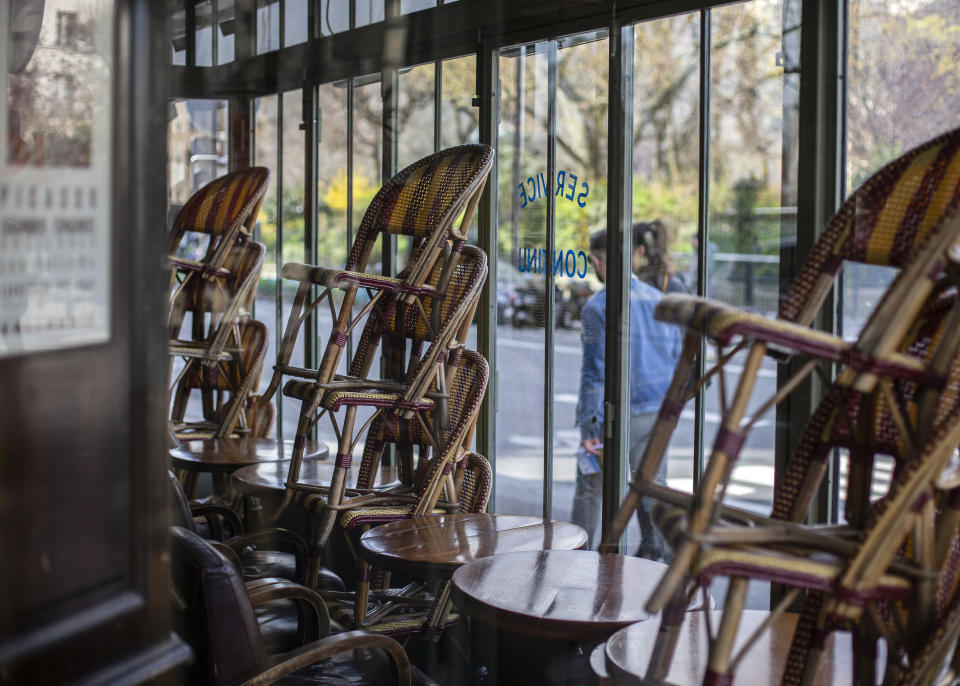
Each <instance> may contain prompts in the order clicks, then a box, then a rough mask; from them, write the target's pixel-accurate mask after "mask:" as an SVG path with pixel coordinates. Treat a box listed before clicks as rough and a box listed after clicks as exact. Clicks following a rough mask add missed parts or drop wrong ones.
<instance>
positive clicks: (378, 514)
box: [340, 503, 446, 530]
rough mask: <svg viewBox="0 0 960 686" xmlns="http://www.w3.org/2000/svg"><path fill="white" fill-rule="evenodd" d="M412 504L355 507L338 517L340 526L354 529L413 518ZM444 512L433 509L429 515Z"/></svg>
mask: <svg viewBox="0 0 960 686" xmlns="http://www.w3.org/2000/svg"><path fill="white" fill-rule="evenodd" d="M414 507H415V505H414V504H412V503H411V504H409V505H376V506H371V507H357V508H354V509H352V510H347V511H346V512H344V513H343V515H341V517H340V526H342V527H343V528H344V529H348V530H350V529H356V528H357V527H358V526H365V525H368V524H386V523H387V522H396V521H398V520H401V519H409V518H410V517H412V516H413V508H414ZM445 512H446V510H443V509H440V508H434V509H433V510H431V514H444V513H445Z"/></svg>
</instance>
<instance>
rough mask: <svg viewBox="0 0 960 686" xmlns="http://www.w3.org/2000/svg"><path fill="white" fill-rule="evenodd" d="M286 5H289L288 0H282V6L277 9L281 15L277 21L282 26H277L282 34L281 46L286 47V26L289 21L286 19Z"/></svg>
mask: <svg viewBox="0 0 960 686" xmlns="http://www.w3.org/2000/svg"><path fill="white" fill-rule="evenodd" d="M286 5H287V3H286V0H280V6H279V7H278V8H277V11H278V13H279V16H278V17H277V22H278V23H279V24H280V26H278V27H277V29H278V33H279V35H280V42H279V47H280V48H283V47H284V41H285V40H286V38H287V27H286V26H285V24H286V23H287V21H286V20H287V12H286V10H287V6H286Z"/></svg>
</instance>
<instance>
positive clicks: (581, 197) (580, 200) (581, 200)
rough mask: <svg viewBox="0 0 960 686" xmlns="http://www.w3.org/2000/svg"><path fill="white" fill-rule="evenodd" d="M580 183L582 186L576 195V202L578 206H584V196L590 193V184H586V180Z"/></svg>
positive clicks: (585, 202)
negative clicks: (581, 189)
mask: <svg viewBox="0 0 960 686" xmlns="http://www.w3.org/2000/svg"><path fill="white" fill-rule="evenodd" d="M580 185H581V186H583V191H582V192H581V193H580V195H578V196H577V204H578V205H580V207H586V206H587V201H586V200H585V198H586V197H587V195H588V194H589V193H590V186H588V185H587V182H586V181H583V182H582V183H581V184H580Z"/></svg>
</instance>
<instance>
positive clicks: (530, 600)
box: [452, 550, 667, 642]
mask: <svg viewBox="0 0 960 686" xmlns="http://www.w3.org/2000/svg"><path fill="white" fill-rule="evenodd" d="M666 569H667V566H666V565H664V564H662V563H660V562H652V561H650V560H644V559H641V558H638V557H627V556H625V555H616V554H613V553H604V554H601V553H597V552H594V551H591V550H545V551H544V550H541V551H524V552H512V553H506V554H503V555H494V556H493V557H485V558H483V559H480V560H476V561H475V562H471V563H470V564H467V565H464V566H463V567H461V568H460V569H458V570H457V571H456V572H455V573H454V575H453V590H452V596H453V602H454V604H455V605H456V606H457V607H459V608H460V609H461V610H463V611H464V612H466V613H467V614H469V615H470V616H472V617H474V618H476V619H478V620H480V621H482V622H485V623H486V624H490V625H492V626H495V627H497V628H499V629H502V630H505V631H509V632H512V633H516V634H524V635H527V636H536V637H540V638H546V639H553V640H558V639H559V640H567V641H583V642H588V641H599V640H603V639H604V638H606V637H607V636H609V635H610V634H612V633H614V632H615V631H617V630H618V629H621V628H623V627H625V626H628V625H630V624H633V623H634V622H639V621H641V620H644V619H647V618H649V617H650V614H649V613H648V612H647V611H646V610H645V609H644V604H645V603H646V601H647V596H649V595H650V593H651V592H652V591H653V588H654V586H656V584H657V581H658V580H659V579H660V577H661V576H663V572H664V571H665V570H666ZM653 624H654V625H656V623H653Z"/></svg>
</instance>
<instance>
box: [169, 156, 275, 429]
mask: <svg viewBox="0 0 960 686" xmlns="http://www.w3.org/2000/svg"><path fill="white" fill-rule="evenodd" d="M269 179H270V172H269V171H268V170H266V169H264V168H261V167H253V168H251V169H247V170H243V171H239V172H234V173H231V174H227V175H226V176H224V177H222V178H220V179H216V180H215V181H212V182H211V183H209V184H207V186H205V187H204V188H202V189H200V190H199V191H197V193H195V194H194V195H193V196H192V197H191V198H190V200H189V201H188V202H187V204H186V205H184V207H183V209H182V210H181V211H180V213H179V214H178V215H177V218H176V219H175V221H174V226H173V229H172V230H171V234H170V250H171V257H170V262H171V265H172V267H173V269H172V277H171V278H172V281H173V282H172V284H171V304H170V316H169V326H168V328H169V332H170V345H169V350H170V354H171V372H172V370H173V367H172V360H173V359H175V358H177V357H180V358H182V359H183V368H182V369H181V371H180V372H179V374H178V376H177V378H176V379H175V380H174V381H173V384H172V386H173V393H174V401H173V410H172V416H171V422H172V428H173V430H174V432H175V434H177V435H178V436H181V437H183V436H186V435H192V436H197V437H199V436H207V437H218V438H222V437H225V436H229V435H232V434H234V433H236V432H239V433H242V434H250V433H251V431H250V426H251V425H253V426H254V427H255V428H256V429H257V430H259V431H263V427H264V426H267V427H268V426H269V424H270V423H271V422H272V408H271V407H270V406H269V403H268V402H266V401H263V400H262V399H261V400H257V399H251V397H250V394H251V392H252V391H253V390H254V389H255V387H256V383H257V380H258V379H259V375H260V369H261V366H262V360H263V350H264V342H265V331H264V329H263V326H262V324H258V323H255V322H249V321H247V318H248V314H249V311H250V309H251V307H252V303H253V299H254V297H255V295H256V289H257V283H258V281H259V278H260V270H261V267H262V266H263V257H264V253H265V248H264V246H263V245H262V244H261V243H257V242H255V241H252V240H250V239H249V236H250V232H251V230H252V226H253V224H254V222H255V221H256V216H257V212H258V211H259V207H260V204H261V203H262V201H263V197H264V194H265V193H266V189H267V184H268V182H269ZM188 233H194V234H196V233H200V234H207V235H208V236H209V242H208V245H207V248H206V253H205V256H204V257H203V259H201V260H192V259H188V258H185V257H180V256H178V255H177V254H176V252H177V251H178V249H179V248H180V245H181V243H182V242H183V240H184V238H185V237H187V235H188ZM187 315H190V319H191V323H190V330H189V332H188V333H187V335H186V336H184V332H183V331H182V329H183V325H184V321H185V319H186V317H187ZM192 390H198V391H199V392H200V395H201V400H202V408H203V419H202V420H201V421H199V422H190V423H184V421H183V416H184V411H185V407H186V402H187V399H188V398H189V396H190V393H191V391H192Z"/></svg>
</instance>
